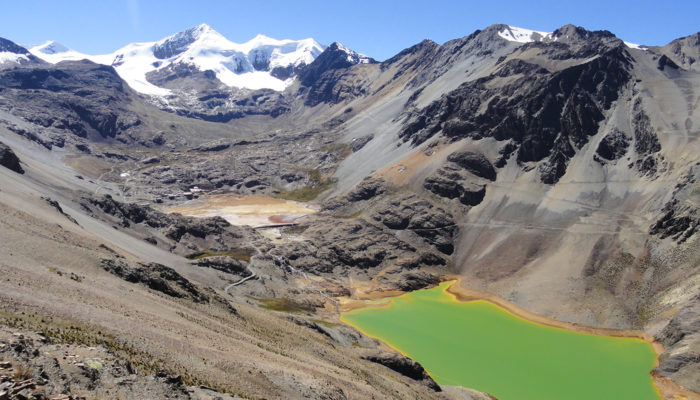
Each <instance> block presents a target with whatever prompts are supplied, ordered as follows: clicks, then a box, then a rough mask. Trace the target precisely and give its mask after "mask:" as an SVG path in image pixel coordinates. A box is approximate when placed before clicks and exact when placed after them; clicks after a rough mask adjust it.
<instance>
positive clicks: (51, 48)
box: [30, 40, 70, 54]
mask: <svg viewBox="0 0 700 400" xmlns="http://www.w3.org/2000/svg"><path fill="white" fill-rule="evenodd" d="M30 51H31V52H39V53H42V54H58V53H65V52H67V51H70V49H69V48H68V47H66V46H64V45H62V44H61V43H58V42H56V41H53V40H49V41H46V42H44V43H42V44H40V45H38V46H34V47H32V48H31V49H30Z"/></svg>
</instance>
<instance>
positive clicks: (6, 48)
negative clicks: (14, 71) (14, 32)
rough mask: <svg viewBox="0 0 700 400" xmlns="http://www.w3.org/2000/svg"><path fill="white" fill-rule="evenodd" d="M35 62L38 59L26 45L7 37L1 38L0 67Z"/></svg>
mask: <svg viewBox="0 0 700 400" xmlns="http://www.w3.org/2000/svg"><path fill="white" fill-rule="evenodd" d="M33 62H41V61H39V60H37V59H36V58H35V57H34V56H33V55H32V54H31V53H29V52H28V51H27V49H25V48H24V47H22V46H20V45H18V44H16V43H14V42H12V41H10V40H7V39H3V38H0V68H5V67H8V66H9V67H12V66H17V65H23V64H30V63H33Z"/></svg>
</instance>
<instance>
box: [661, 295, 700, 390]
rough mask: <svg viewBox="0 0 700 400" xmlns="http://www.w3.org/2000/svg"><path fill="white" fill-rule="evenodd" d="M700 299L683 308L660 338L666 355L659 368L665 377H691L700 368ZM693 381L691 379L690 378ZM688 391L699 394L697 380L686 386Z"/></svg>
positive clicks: (662, 358) (699, 384)
mask: <svg viewBox="0 0 700 400" xmlns="http://www.w3.org/2000/svg"><path fill="white" fill-rule="evenodd" d="M699 332H700V298H696V299H695V300H694V301H692V302H691V303H690V304H688V305H686V306H685V307H683V308H682V309H681V310H680V311H679V312H678V313H677V314H676V315H675V316H674V317H673V319H671V321H670V322H669V323H668V325H666V327H665V328H664V329H663V330H662V331H661V333H660V334H658V335H657V339H658V340H659V341H660V342H661V343H662V344H663V345H664V347H665V348H666V351H665V352H664V353H662V354H661V356H660V357H659V362H660V365H659V367H658V368H657V369H658V370H659V371H660V372H661V373H662V374H663V375H664V376H668V377H672V378H674V379H676V378H675V376H676V375H678V376H680V377H681V379H683V380H684V381H685V380H687V378H683V376H684V375H687V376H690V377H692V375H690V374H691V373H692V372H691V371H697V369H698V367H700V351H698V349H699V348H700V333H699ZM691 379H692V378H691ZM683 385H684V386H686V387H687V388H688V389H691V390H694V391H696V392H698V391H700V383H699V382H698V381H697V380H694V381H690V382H683Z"/></svg>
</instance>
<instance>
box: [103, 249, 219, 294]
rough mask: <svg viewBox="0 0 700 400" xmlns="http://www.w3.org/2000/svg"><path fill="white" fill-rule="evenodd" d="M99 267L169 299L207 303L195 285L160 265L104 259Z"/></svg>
mask: <svg viewBox="0 0 700 400" xmlns="http://www.w3.org/2000/svg"><path fill="white" fill-rule="evenodd" d="M100 266H101V267H102V268H103V269H104V270H105V271H107V272H109V273H110V274H112V275H116V276H118V277H119V278H121V279H123V280H125V281H127V282H131V283H139V284H142V285H145V286H147V287H148V288H150V289H153V290H155V291H157V292H161V293H163V294H165V295H168V296H171V297H177V298H187V299H189V300H192V301H194V302H196V303H208V302H209V297H208V296H207V295H205V294H204V293H202V292H200V291H199V289H197V287H196V286H195V285H193V284H192V283H191V282H190V281H188V280H187V279H185V278H184V277H183V276H182V275H180V274H178V273H177V272H175V270H173V269H172V268H169V267H166V266H165V265H162V264H157V263H150V264H142V263H137V264H136V265H131V264H129V263H127V262H126V261H123V260H120V259H108V258H105V259H103V260H102V261H101V262H100Z"/></svg>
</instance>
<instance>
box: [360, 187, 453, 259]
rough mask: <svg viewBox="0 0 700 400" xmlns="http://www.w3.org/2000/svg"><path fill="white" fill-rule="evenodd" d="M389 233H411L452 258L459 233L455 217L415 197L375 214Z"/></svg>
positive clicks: (382, 207)
mask: <svg viewBox="0 0 700 400" xmlns="http://www.w3.org/2000/svg"><path fill="white" fill-rule="evenodd" d="M372 218H373V219H374V220H375V221H378V222H381V223H382V224H384V226H386V227H387V228H389V229H393V230H410V231H413V232H414V233H416V234H417V235H418V236H420V237H422V238H423V239H424V240H425V241H426V242H428V243H430V244H432V245H433V246H435V248H437V249H438V250H439V251H440V252H442V253H444V254H452V252H453V251H454V246H453V244H452V241H453V238H454V236H455V235H456V233H457V226H456V225H455V224H454V220H453V217H452V214H450V213H449V212H448V211H446V210H444V209H442V208H440V207H435V206H433V205H432V204H430V203H429V202H427V201H425V200H421V199H420V198H418V197H417V196H415V195H409V196H405V197H402V198H399V199H395V200H388V201H386V202H385V203H383V204H380V205H378V206H377V208H376V211H375V212H374V213H373V214H372Z"/></svg>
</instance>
